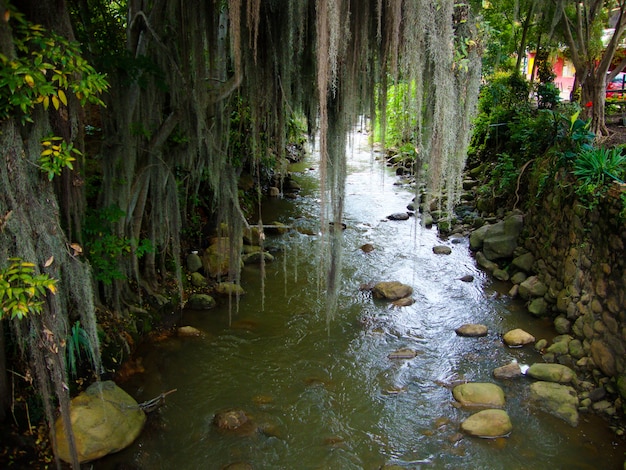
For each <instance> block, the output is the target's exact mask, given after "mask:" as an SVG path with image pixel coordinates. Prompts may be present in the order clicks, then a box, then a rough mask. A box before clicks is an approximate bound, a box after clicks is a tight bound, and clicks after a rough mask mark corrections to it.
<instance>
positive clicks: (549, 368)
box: [526, 362, 576, 383]
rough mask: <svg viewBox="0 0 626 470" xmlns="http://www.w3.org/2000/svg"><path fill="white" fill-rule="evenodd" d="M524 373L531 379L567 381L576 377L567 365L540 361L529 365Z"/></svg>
mask: <svg viewBox="0 0 626 470" xmlns="http://www.w3.org/2000/svg"><path fill="white" fill-rule="evenodd" d="M526 375H528V376H530V377H532V378H533V379H537V380H543V381H546V382H558V383H569V382H571V381H572V380H574V379H575V378H576V374H575V373H574V371H573V370H572V369H570V368H569V367H567V366H564V365H561V364H545V363H542V362H538V363H536V364H533V365H532V366H530V367H529V368H528V370H527V371H526Z"/></svg>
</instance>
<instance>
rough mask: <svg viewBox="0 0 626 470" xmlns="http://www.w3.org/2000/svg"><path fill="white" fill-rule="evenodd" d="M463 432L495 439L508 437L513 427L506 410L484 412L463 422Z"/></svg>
mask: <svg viewBox="0 0 626 470" xmlns="http://www.w3.org/2000/svg"><path fill="white" fill-rule="evenodd" d="M461 430H462V431H463V432H465V433H466V434H469V435H470V436H476V437H483V438H489V439H493V438H496V437H503V436H507V435H508V434H509V433H510V432H511V431H512V430H513V425H512V424H511V419H510V418H509V415H508V414H507V413H506V411H504V410H482V411H479V412H478V413H475V414H473V415H472V416H470V417H469V418H467V419H466V420H465V421H463V422H462V423H461Z"/></svg>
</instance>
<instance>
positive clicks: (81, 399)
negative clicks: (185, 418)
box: [54, 380, 146, 463]
mask: <svg viewBox="0 0 626 470" xmlns="http://www.w3.org/2000/svg"><path fill="white" fill-rule="evenodd" d="M70 421H71V424H72V429H73V431H74V440H75V442H76V451H77V452H78V461H79V462H81V463H83V462H89V461H91V460H95V459H99V458H100V457H103V456H105V455H107V454H111V453H114V452H118V451H120V450H122V449H124V448H125V447H128V446H129V445H130V444H132V442H133V441H134V440H135V439H136V438H137V436H139V433H141V430H142V429H143V426H144V424H145V422H146V415H145V413H144V412H143V410H142V409H141V408H139V405H138V404H137V402H136V401H135V400H134V399H133V397H131V396H130V395H129V394H127V393H126V392H125V391H124V390H122V389H121V388H119V387H118V386H117V385H115V383H114V382H112V381H110V380H109V381H106V382H96V383H94V384H92V385H91V386H89V388H87V390H85V391H84V392H83V393H81V394H80V395H78V396H77V397H75V398H74V399H72V401H71V403H70ZM54 432H55V434H56V441H57V442H56V447H57V455H58V456H59V458H61V459H62V460H64V461H66V462H71V461H72V458H71V454H70V449H69V444H68V442H67V438H66V436H65V426H64V425H63V421H62V420H61V418H59V419H57V421H56V423H55V425H54Z"/></svg>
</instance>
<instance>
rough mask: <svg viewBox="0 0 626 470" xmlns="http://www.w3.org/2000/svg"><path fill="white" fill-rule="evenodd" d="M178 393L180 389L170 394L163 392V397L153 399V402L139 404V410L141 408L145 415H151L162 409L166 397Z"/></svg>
mask: <svg viewBox="0 0 626 470" xmlns="http://www.w3.org/2000/svg"><path fill="white" fill-rule="evenodd" d="M176 391H178V389H176V388H175V389H172V390H170V391H169V392H163V393H162V394H161V395H159V396H158V397H156V398H153V399H152V400H148V401H144V402H143V403H139V408H141V409H142V410H143V411H144V413H150V412H152V411H154V410H156V409H157V408H158V407H160V406H161V405H162V404H163V403H165V397H166V396H168V395H169V394H170V393H174V392H176Z"/></svg>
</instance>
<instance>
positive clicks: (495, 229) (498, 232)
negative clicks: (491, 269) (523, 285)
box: [483, 214, 524, 261]
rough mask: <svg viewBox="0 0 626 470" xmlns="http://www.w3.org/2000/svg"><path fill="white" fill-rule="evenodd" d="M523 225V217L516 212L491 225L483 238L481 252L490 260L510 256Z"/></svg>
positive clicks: (515, 246)
mask: <svg viewBox="0 0 626 470" xmlns="http://www.w3.org/2000/svg"><path fill="white" fill-rule="evenodd" d="M523 227H524V217H523V216H522V215H519V214H516V215H512V216H509V217H507V218H506V219H504V220H503V221H502V222H498V223H497V224H494V225H491V226H490V229H489V230H487V232H486V233H485V238H484V240H483V253H484V254H485V256H486V257H487V259H490V260H491V261H495V260H497V259H501V258H510V257H511V256H513V252H514V251H515V249H516V248H517V239H518V238H519V235H520V233H521V232H522V228H523Z"/></svg>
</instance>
